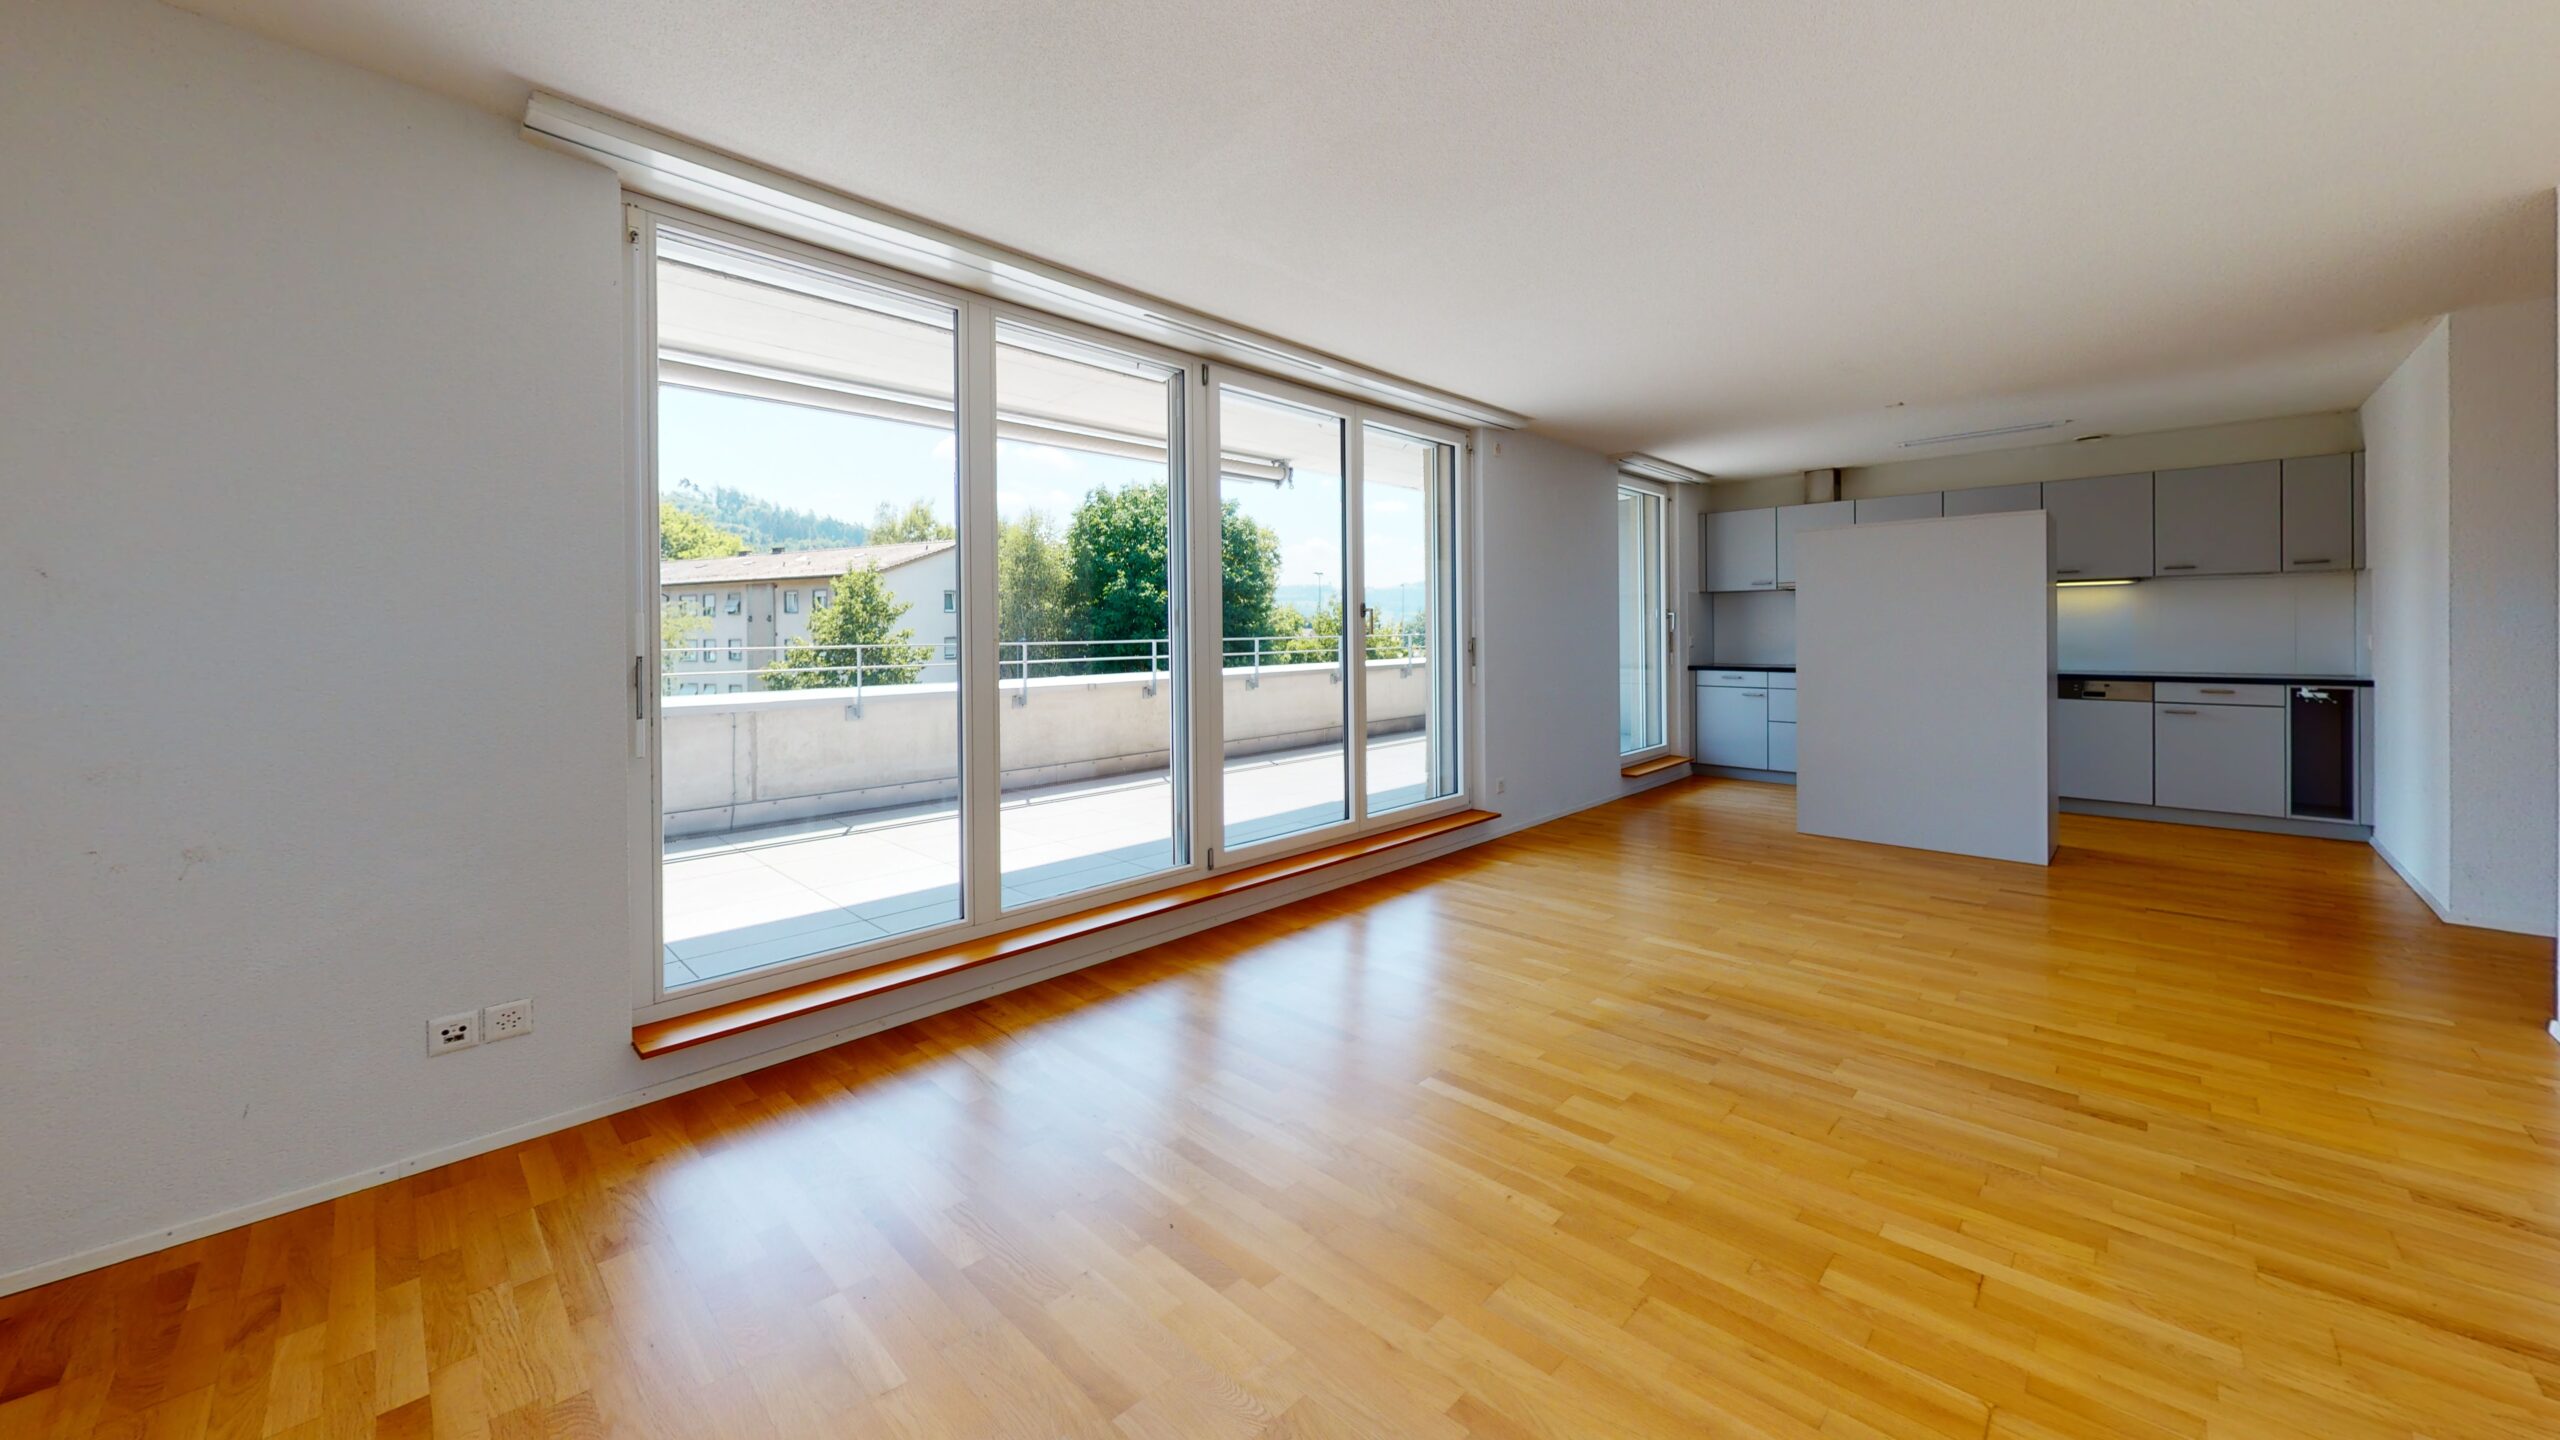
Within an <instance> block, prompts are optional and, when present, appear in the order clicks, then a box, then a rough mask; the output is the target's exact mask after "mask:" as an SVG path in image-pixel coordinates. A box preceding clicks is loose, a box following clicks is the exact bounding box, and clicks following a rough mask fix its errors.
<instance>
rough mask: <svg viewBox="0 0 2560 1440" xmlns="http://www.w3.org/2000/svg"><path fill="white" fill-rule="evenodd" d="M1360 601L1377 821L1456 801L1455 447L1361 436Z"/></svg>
mask: <svg viewBox="0 0 2560 1440" xmlns="http://www.w3.org/2000/svg"><path fill="white" fill-rule="evenodd" d="M1360 443H1361V460H1360V524H1361V532H1360V566H1361V569H1362V571H1363V572H1364V573H1363V574H1362V576H1361V583H1360V594H1361V598H1362V601H1363V602H1364V603H1365V604H1366V605H1367V606H1368V612H1367V618H1368V625H1367V629H1366V634H1367V647H1368V652H1369V654H1368V707H1369V714H1368V717H1367V719H1368V723H1367V725H1365V726H1364V727H1363V731H1362V733H1363V734H1364V736H1365V737H1366V743H1367V744H1368V747H1369V750H1368V780H1367V783H1368V788H1369V797H1368V798H1369V807H1368V813H1369V814H1372V815H1376V814H1379V813H1381V812H1384V811H1388V810H1395V809H1400V808H1402V807H1404V806H1407V805H1419V804H1421V803H1422V802H1423V801H1425V800H1436V799H1439V798H1440V797H1442V796H1445V795H1454V794H1456V793H1457V789H1458V783H1457V765H1456V763H1455V762H1456V747H1455V746H1454V745H1453V744H1451V740H1452V738H1453V736H1454V734H1455V730H1456V727H1455V725H1454V724H1453V723H1452V721H1453V718H1454V717H1453V713H1452V712H1453V710H1454V708H1455V707H1454V706H1452V705H1451V704H1449V703H1448V700H1449V694H1450V690H1449V687H1448V685H1447V684H1446V683H1445V682H1446V679H1447V677H1448V674H1449V673H1450V672H1449V670H1448V665H1447V657H1448V656H1449V654H1450V647H1449V645H1448V643H1447V635H1448V629H1447V627H1448V622H1449V617H1450V616H1451V615H1452V614H1453V613H1454V611H1453V609H1452V607H1451V606H1450V604H1449V602H1448V593H1447V587H1448V577H1449V564H1448V553H1449V539H1448V537H1449V510H1450V495H1451V481H1452V478H1453V477H1454V476H1455V474H1456V472H1457V452H1456V450H1455V449H1454V447H1452V446H1449V445H1446V444H1443V443H1441V442H1439V441H1435V440H1425V439H1422V438H1421V437H1419V436H1414V435H1407V434H1404V433H1403V432H1401V431H1397V430H1390V429H1386V428H1384V427H1382V426H1377V425H1366V426H1363V427H1361V437H1360Z"/></svg>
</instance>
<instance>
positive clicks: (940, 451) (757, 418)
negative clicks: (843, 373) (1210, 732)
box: [658, 385, 1426, 611]
mask: <svg viewBox="0 0 2560 1440" xmlns="http://www.w3.org/2000/svg"><path fill="white" fill-rule="evenodd" d="M955 448H956V447H955V445H954V442H953V439H952V435H951V432H950V431H948V430H942V429H937V428H934V427H930V426H923V425H908V424H903V423H901V422H898V421H894V420H880V419H874V418H871V417H869V416H860V415H848V414H845V413H844V412H842V411H836V410H821V409H817V408H815V407H812V406H806V405H792V404H785V403H782V402H779V401H771V400H756V399H749V398H746V397H744V396H737V395H720V394H714V393H712V392H709V391H704V390H694V389H688V388H685V387H682V386H674V385H665V386H660V387H659V390H658V483H659V485H660V486H661V487H662V488H663V489H666V490H673V489H674V488H675V484H676V482H677V481H678V480H691V481H693V482H694V483H695V484H697V485H700V486H702V487H703V488H705V489H709V488H712V487H714V486H720V485H727V486H730V487H733V488H735V489H738V490H743V491H745V492H746V493H748V494H750V495H755V496H760V497H762V498H764V499H767V500H771V501H773V502H775V503H776V504H780V505H788V506H792V507H795V508H798V509H804V510H814V511H816V512H818V513H819V514H821V515H832V516H834V517H835V518H837V519H840V520H851V521H868V520H869V519H870V518H871V516H872V512H874V511H875V510H877V509H879V507H880V506H881V504H882V503H883V502H886V503H889V504H891V505H894V506H896V507H898V508H900V509H904V508H905V507H906V505H907V504H908V502H910V501H913V500H917V499H926V500H930V501H932V502H933V507H934V511H935V513H936V514H938V515H940V516H942V517H943V518H944V519H946V520H947V519H949V518H950V517H951V514H952V511H953V509H954V503H955V502H954V497H953V491H954V487H955V484H956V482H955V480H954V478H953V477H954V469H953V465H952V455H953V452H954V450H955ZM996 467H997V469H996V508H997V509H998V510H999V511H1001V512H1002V513H1003V514H1004V516H1005V517H1006V518H1007V519H1012V518H1015V517H1017V516H1019V515H1021V514H1022V513H1023V512H1025V511H1026V510H1035V509H1036V510H1046V511H1048V512H1049V513H1050V514H1051V515H1053V516H1055V517H1056V518H1057V521H1058V524H1059V528H1060V530H1061V532H1062V533H1063V531H1064V529H1065V526H1066V522H1067V519H1068V517H1069V516H1070V515H1072V514H1073V513H1074V511H1075V508H1076V506H1077V504H1078V503H1080V502H1081V501H1082V500H1083V499H1084V497H1085V495H1086V493H1087V492H1089V491H1091V490H1093V489H1095V488H1096V487H1099V486H1118V485H1124V484H1127V483H1128V482H1130V481H1132V480H1160V479H1162V478H1163V477H1164V467H1163V466H1162V465H1160V464H1152V463H1149V462H1147V461H1143V460H1134V459H1126V458H1123V457H1120V456H1116V455H1097V454H1092V453H1090V452H1087V451H1082V450H1068V449H1062V448H1059V447H1056V446H1050V445H1037V444H1031V443H1028V442H1024V441H1017V440H1000V441H998V442H997V445H996ZM1341 485H1342V482H1341V479H1340V477H1338V476H1328V475H1316V474H1312V473H1309V472H1307V471H1303V470H1302V471H1300V472H1299V474H1298V476H1297V479H1296V483H1295V484H1294V485H1293V486H1291V487H1289V488H1286V489H1283V488H1281V487H1278V486H1274V485H1261V484H1252V483H1247V482H1239V481H1230V482H1228V483H1227V485H1226V486H1225V491H1226V496H1227V498H1229V499H1232V500H1235V501H1237V502H1239V503H1240V504H1241V506H1242V507H1243V509H1244V512H1245V513H1246V514H1247V515H1250V516H1252V517H1253V518H1254V519H1256V520H1259V521H1261V522H1262V523H1263V524H1266V525H1268V526H1270V527H1271V528H1272V530H1273V531H1274V532H1276V533H1277V534H1278V535H1279V536H1280V584H1282V585H1283V586H1287V587H1291V588H1293V589H1294V588H1296V587H1300V586H1305V587H1313V586H1316V585H1319V584H1321V585H1322V586H1324V587H1325V589H1326V591H1327V593H1332V594H1338V593H1340V590H1341V588H1342V583H1343V572H1342V543H1341V535H1340V525H1341V507H1342V490H1341ZM1368 508H1369V512H1370V515H1369V526H1368V561H1369V574H1370V576H1371V577H1372V580H1371V583H1370V586H1369V589H1370V590H1371V591H1372V592H1373V595H1374V593H1375V592H1378V591H1382V590H1386V589H1388V588H1390V587H1395V586H1406V587H1410V590H1409V591H1408V593H1418V591H1419V590H1420V588H1421V582H1422V581H1423V579H1424V577H1425V573H1426V572H1425V569H1424V542H1423V535H1422V513H1421V500H1420V497H1419V496H1417V495H1414V494H1412V493H1411V492H1408V491H1402V490H1388V489H1385V488H1383V487H1381V488H1380V489H1379V490H1378V491H1377V492H1376V493H1375V494H1374V495H1373V496H1372V498H1371V500H1370V503H1369V507H1368ZM1377 598H1378V599H1380V600H1381V601H1382V602H1385V601H1386V597H1383V596H1379V597H1377ZM1412 603H1413V602H1407V603H1405V604H1396V603H1382V608H1385V609H1388V610H1390V611H1403V610H1406V609H1408V608H1410V606H1411V604H1412Z"/></svg>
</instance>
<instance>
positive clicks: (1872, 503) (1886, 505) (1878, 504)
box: [1858, 490, 1947, 525]
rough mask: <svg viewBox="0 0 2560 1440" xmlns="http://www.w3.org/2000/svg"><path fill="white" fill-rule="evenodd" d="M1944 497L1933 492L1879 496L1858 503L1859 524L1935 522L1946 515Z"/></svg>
mask: <svg viewBox="0 0 2560 1440" xmlns="http://www.w3.org/2000/svg"><path fill="white" fill-rule="evenodd" d="M1943 499H1944V497H1943V496H1941V495H1940V494H1939V492H1937V491H1935V490H1932V491H1930V492H1929V493H1927V494H1925V495H1879V496H1877V497H1876V498H1874V499H1872V500H1861V501H1859V502H1858V523H1859V524H1861V525H1873V524H1875V523H1876V522H1877V521H1879V520H1935V519H1937V518H1938V517H1939V516H1941V515H1944V514H1946V513H1947V512H1946V508H1945V506H1944V504H1943V503H1942V501H1943Z"/></svg>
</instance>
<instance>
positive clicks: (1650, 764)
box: [1618, 755, 1689, 780]
mask: <svg viewBox="0 0 2560 1440" xmlns="http://www.w3.org/2000/svg"><path fill="white" fill-rule="evenodd" d="M1688 763H1689V757H1688V756H1686V755H1656V756H1654V757H1653V758H1652V759H1650V760H1639V761H1637V762H1636V763H1634V764H1633V765H1627V766H1622V767H1620V769H1619V771H1618V778H1619V779H1621V780H1641V779H1643V778H1644V777H1646V776H1647V775H1659V774H1661V773H1662V772H1663V771H1665V770H1669V769H1672V768H1673V767H1675V766H1680V765H1686V764H1688Z"/></svg>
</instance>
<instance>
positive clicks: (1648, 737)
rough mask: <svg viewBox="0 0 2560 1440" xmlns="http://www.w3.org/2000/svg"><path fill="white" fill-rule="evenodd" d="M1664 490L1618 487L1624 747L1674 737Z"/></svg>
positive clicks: (1649, 745)
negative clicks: (1671, 701) (1661, 491)
mask: <svg viewBox="0 0 2560 1440" xmlns="http://www.w3.org/2000/svg"><path fill="white" fill-rule="evenodd" d="M1666 503H1667V502H1666V501H1665V499H1664V497H1663V496H1662V494H1661V493H1660V492H1659V491H1656V490H1653V489H1650V488H1648V487H1645V486H1641V485H1633V484H1622V485H1620V486H1619V487H1618V753H1619V754H1621V755H1637V754H1642V753H1643V752H1645V751H1647V750H1658V749H1660V748H1662V747H1663V746H1664V745H1667V744H1669V743H1670V733H1669V731H1670V724H1669V722H1670V706H1669V704H1668V703H1667V702H1668V698H1669V694H1670V685H1669V677H1668V676H1667V674H1666V673H1665V672H1666V671H1667V670H1668V668H1669V666H1670V660H1671V656H1670V653H1669V645H1670V642H1669V638H1668V637H1669V629H1670V616H1669V613H1668V612H1667V610H1666V609H1665V608H1664V607H1665V604H1666V601H1665V596H1666V594H1667V592H1668V590H1669V586H1668V585H1667V584H1666V583H1665V582H1664V579H1663V571H1664V562H1665V559H1666V553H1665V548H1664V545H1663V510H1664V508H1665V505H1666Z"/></svg>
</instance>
